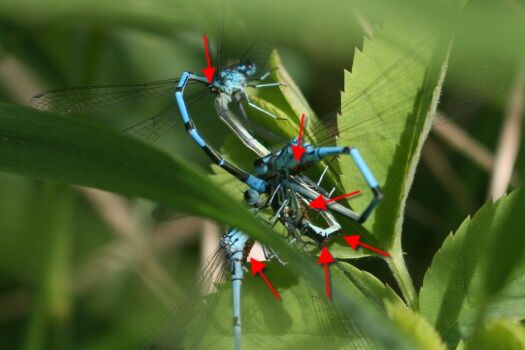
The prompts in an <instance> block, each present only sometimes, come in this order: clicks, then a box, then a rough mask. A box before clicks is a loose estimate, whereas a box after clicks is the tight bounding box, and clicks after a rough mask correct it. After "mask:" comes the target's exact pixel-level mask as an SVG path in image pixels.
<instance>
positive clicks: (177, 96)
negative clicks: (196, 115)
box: [175, 91, 190, 124]
mask: <svg viewBox="0 0 525 350" xmlns="http://www.w3.org/2000/svg"><path fill="white" fill-rule="evenodd" d="M175 99H176V100H177V105H178V106H179V111H180V116H181V117H182V120H183V121H184V124H186V123H187V122H189V121H190V116H189V115H188V110H187V109H186V104H185V103H184V98H183V97H182V92H180V91H177V92H176V93H175Z"/></svg>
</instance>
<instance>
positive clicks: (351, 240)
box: [343, 235, 390, 256]
mask: <svg viewBox="0 0 525 350" xmlns="http://www.w3.org/2000/svg"><path fill="white" fill-rule="evenodd" d="M343 238H344V240H345V241H346V243H348V245H349V246H350V247H352V249H353V250H356V249H357V246H361V247H363V248H366V249H369V250H371V251H373V252H376V253H377V254H381V255H383V256H390V254H388V253H387V252H385V251H382V250H380V249H377V248H375V247H372V246H371V245H368V244H365V243H362V242H361V236H359V235H354V236H344V237H343Z"/></svg>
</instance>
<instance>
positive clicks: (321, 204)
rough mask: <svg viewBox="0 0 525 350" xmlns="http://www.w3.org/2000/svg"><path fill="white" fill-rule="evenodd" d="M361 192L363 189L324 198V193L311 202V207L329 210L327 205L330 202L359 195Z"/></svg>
mask: <svg viewBox="0 0 525 350" xmlns="http://www.w3.org/2000/svg"><path fill="white" fill-rule="evenodd" d="M360 193H361V191H354V192H350V193H347V194H343V195H342V196H339V197H335V198H332V199H324V198H323V196H322V195H319V196H318V197H317V198H316V199H314V200H313V201H311V202H310V207H312V208H314V209H319V210H327V209H328V208H327V207H326V205H327V204H328V203H331V202H335V201H338V200H340V199H343V198H348V197H353V196H357V195H358V194H360Z"/></svg>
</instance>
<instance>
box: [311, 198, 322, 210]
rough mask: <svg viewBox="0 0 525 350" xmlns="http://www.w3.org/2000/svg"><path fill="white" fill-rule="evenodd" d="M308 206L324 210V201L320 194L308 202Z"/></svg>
mask: <svg viewBox="0 0 525 350" xmlns="http://www.w3.org/2000/svg"><path fill="white" fill-rule="evenodd" d="M310 207H312V208H314V209H319V210H326V201H325V200H324V198H323V196H322V195H319V197H317V198H316V199H314V200H313V201H311V202H310Z"/></svg>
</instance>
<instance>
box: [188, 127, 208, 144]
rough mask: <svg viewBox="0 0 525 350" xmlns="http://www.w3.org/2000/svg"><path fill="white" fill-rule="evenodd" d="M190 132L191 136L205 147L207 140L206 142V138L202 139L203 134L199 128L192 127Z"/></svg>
mask: <svg viewBox="0 0 525 350" xmlns="http://www.w3.org/2000/svg"><path fill="white" fill-rule="evenodd" d="M189 134H190V136H191V138H192V139H194V140H195V142H197V143H198V144H199V146H201V147H204V146H205V145H206V142H204V140H203V139H202V137H201V135H199V133H198V132H197V130H195V129H191V130H190V131H189Z"/></svg>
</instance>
